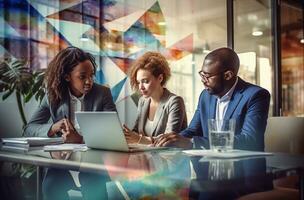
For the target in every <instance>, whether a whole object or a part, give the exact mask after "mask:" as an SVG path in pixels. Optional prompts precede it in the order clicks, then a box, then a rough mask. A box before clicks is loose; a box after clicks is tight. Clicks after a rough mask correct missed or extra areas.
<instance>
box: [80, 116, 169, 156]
mask: <svg viewBox="0 0 304 200" xmlns="http://www.w3.org/2000/svg"><path fill="white" fill-rule="evenodd" d="M75 114H76V119H77V122H78V124H79V127H80V131H81V134H82V136H83V138H84V141H85V144H86V145H87V146H88V147H90V148H94V149H104V150H112V151H124V152H138V151H149V150H159V149H167V148H166V147H151V146H147V145H134V144H132V145H130V146H129V145H128V143H127V141H126V139H125V136H124V133H123V129H122V124H121V122H120V120H119V117H118V114H117V112H108V111H107V112H75Z"/></svg>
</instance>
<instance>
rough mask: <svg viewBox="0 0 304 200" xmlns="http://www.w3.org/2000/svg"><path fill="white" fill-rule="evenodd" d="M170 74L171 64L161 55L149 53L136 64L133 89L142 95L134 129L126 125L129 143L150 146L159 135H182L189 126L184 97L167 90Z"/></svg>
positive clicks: (133, 71)
mask: <svg viewBox="0 0 304 200" xmlns="http://www.w3.org/2000/svg"><path fill="white" fill-rule="evenodd" d="M170 75H171V74H170V68H169V65H168V62H167V61H166V59H165V57H164V56H162V55H161V54H160V53H157V52H147V53H145V54H144V55H143V56H141V57H140V58H139V59H137V60H136V61H135V63H134V65H133V66H132V69H131V74H130V80H131V86H132V88H133V89H136V90H138V91H139V92H140V94H141V95H142V96H141V98H140V99H139V102H138V111H137V119H136V122H135V126H134V128H133V130H132V131H131V130H130V129H129V128H128V127H126V126H124V132H125V136H126V139H127V141H128V143H143V144H151V143H152V142H153V140H154V138H155V137H157V136H158V135H160V134H164V133H170V132H180V131H181V130H183V129H184V128H186V127H187V117H186V112H185V105H184V101H183V99H182V97H180V96H177V95H175V94H173V93H171V92H170V91H169V90H168V89H166V88H165V84H166V82H167V80H168V79H169V77H170Z"/></svg>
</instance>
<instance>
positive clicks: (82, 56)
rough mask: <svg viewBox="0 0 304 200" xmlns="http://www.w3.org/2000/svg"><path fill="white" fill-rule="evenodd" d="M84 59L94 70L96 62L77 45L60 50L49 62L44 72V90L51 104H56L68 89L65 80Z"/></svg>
mask: <svg viewBox="0 0 304 200" xmlns="http://www.w3.org/2000/svg"><path fill="white" fill-rule="evenodd" d="M86 60H89V61H90V62H91V63H92V65H93V67H94V73H95V72H96V63H95V59H94V57H93V56H92V55H91V54H90V53H86V52H84V51H83V50H81V49H79V48H77V47H68V48H66V49H63V50H61V51H60V52H59V53H58V54H57V55H56V56H55V57H54V58H53V60H52V61H51V62H50V63H49V65H48V68H47V70H46V74H45V83H46V90H47V93H48V98H49V102H50V104H51V105H58V104H59V103H60V101H61V100H62V99H63V95H64V94H65V93H66V92H67V91H68V82H67V81H66V80H65V78H66V76H67V75H69V74H70V73H71V72H72V71H73V69H74V68H75V67H76V66H77V65H78V64H79V63H82V62H84V61H86Z"/></svg>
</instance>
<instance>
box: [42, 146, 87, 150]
mask: <svg viewBox="0 0 304 200" xmlns="http://www.w3.org/2000/svg"><path fill="white" fill-rule="evenodd" d="M87 149H88V147H87V145H86V144H58V145H46V146H44V147H43V150H44V151H86V150H87Z"/></svg>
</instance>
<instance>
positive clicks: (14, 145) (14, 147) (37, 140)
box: [1, 137, 63, 153]
mask: <svg viewBox="0 0 304 200" xmlns="http://www.w3.org/2000/svg"><path fill="white" fill-rule="evenodd" d="M1 140H2V150H5V151H14V152H19V153H25V152H28V151H33V150H41V149H43V147H44V146H45V145H50V144H61V143H63V139H62V138H61V137H58V138H48V137H20V138H2V139H1Z"/></svg>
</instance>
